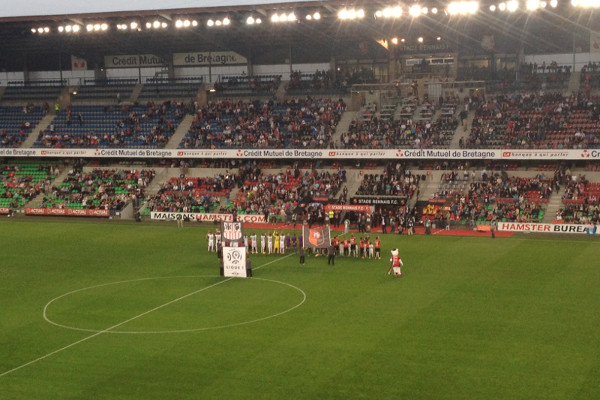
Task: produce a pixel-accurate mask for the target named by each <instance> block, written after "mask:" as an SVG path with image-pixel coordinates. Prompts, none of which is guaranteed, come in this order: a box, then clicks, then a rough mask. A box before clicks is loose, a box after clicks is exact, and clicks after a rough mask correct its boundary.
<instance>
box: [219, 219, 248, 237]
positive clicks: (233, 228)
mask: <svg viewBox="0 0 600 400" xmlns="http://www.w3.org/2000/svg"><path fill="white" fill-rule="evenodd" d="M221 231H222V232H223V239H224V240H226V241H228V242H239V241H241V240H242V239H243V238H244V229H243V226H242V223H241V222H228V221H221Z"/></svg>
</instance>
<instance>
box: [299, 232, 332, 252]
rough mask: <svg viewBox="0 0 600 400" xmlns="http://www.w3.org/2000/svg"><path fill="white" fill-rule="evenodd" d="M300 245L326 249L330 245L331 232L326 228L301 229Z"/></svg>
mask: <svg viewBox="0 0 600 400" xmlns="http://www.w3.org/2000/svg"><path fill="white" fill-rule="evenodd" d="M302 243H303V244H304V247H310V248H313V249H326V248H328V247H329V246H330V245H331V232H330V230H329V227H328V226H325V227H316V228H309V227H307V226H303V227H302Z"/></svg>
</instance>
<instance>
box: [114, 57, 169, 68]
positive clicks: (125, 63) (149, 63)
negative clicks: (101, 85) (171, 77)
mask: <svg viewBox="0 0 600 400" xmlns="http://www.w3.org/2000/svg"><path fill="white" fill-rule="evenodd" d="M165 65H168V61H167V60H166V59H164V58H162V57H159V56H155V55H154V54H130V55H118V56H104V67H105V68H139V67H162V66H165Z"/></svg>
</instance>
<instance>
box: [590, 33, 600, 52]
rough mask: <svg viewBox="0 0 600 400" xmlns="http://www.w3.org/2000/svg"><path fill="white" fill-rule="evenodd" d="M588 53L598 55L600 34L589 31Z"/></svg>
mask: <svg viewBox="0 0 600 400" xmlns="http://www.w3.org/2000/svg"><path fill="white" fill-rule="evenodd" d="M590 53H600V32H594V31H590Z"/></svg>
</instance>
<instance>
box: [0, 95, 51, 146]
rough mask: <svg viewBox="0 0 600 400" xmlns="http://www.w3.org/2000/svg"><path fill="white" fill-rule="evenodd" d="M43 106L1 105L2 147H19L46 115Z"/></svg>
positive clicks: (0, 138)
mask: <svg viewBox="0 0 600 400" xmlns="http://www.w3.org/2000/svg"><path fill="white" fill-rule="evenodd" d="M44 114H45V113H44V111H43V110H42V108H41V107H38V106H33V105H31V104H28V105H27V106H25V107H21V106H0V147H19V146H20V145H21V144H22V143H23V141H24V140H25V139H26V138H27V137H28V136H29V134H30V133H31V132H32V131H33V129H34V128H35V127H36V126H37V125H38V124H39V122H40V121H41V119H42V118H43V117H44Z"/></svg>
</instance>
